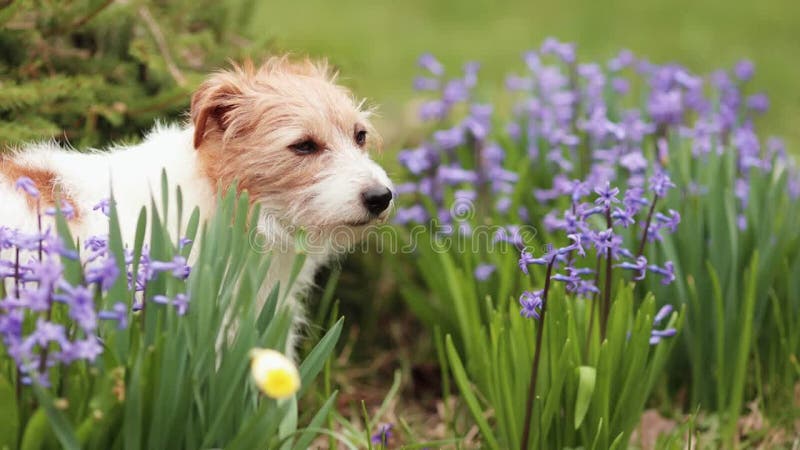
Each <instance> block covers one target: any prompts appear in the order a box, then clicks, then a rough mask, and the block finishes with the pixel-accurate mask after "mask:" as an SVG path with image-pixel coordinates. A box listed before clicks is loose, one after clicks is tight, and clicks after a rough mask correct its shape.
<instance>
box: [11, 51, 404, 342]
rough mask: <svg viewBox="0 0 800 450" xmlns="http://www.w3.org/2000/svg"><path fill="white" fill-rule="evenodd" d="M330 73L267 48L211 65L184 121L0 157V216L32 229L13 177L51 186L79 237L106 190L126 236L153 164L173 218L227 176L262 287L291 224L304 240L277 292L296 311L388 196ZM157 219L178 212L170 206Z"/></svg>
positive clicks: (288, 256) (382, 213)
mask: <svg viewBox="0 0 800 450" xmlns="http://www.w3.org/2000/svg"><path fill="white" fill-rule="evenodd" d="M335 78H336V75H335V74H334V73H333V72H332V71H331V70H330V69H329V67H328V65H327V64H326V63H325V62H312V61H310V60H308V59H305V60H300V61H292V60H290V59H289V58H288V57H273V58H271V59H269V60H268V61H266V63H265V64H264V65H263V66H261V67H260V68H258V69H256V68H255V67H254V66H253V65H252V64H245V65H243V66H240V67H234V68H233V69H231V70H227V71H222V72H218V73H216V74H214V75H211V76H210V77H209V78H208V79H207V80H206V81H205V82H204V83H203V84H202V85H201V86H200V87H199V88H198V90H197V91H196V92H195V93H194V95H193V97H192V102H191V122H190V123H189V124H187V125H185V126H161V125H157V126H156V127H155V128H154V129H153V130H152V131H151V132H150V133H149V134H148V135H147V136H146V138H145V139H144V141H143V142H142V143H140V144H137V145H133V146H124V147H114V148H111V149H109V150H108V151H91V152H89V153H78V152H75V151H69V150H65V149H62V148H60V147H59V146H58V145H56V144H54V143H44V144H38V145H31V146H28V147H26V148H23V149H20V150H17V151H15V152H12V153H10V154H5V155H2V156H0V225H4V226H8V227H12V228H19V229H23V230H26V231H34V230H36V229H37V214H36V205H35V204H34V203H32V202H31V200H30V199H29V198H27V197H26V196H25V194H24V193H23V192H21V191H20V190H19V189H16V188H15V182H16V180H17V179H19V178H20V177H28V178H30V179H31V180H33V181H34V183H35V184H36V185H37V187H38V189H39V191H40V192H41V193H42V197H41V200H40V201H41V202H43V204H42V205H41V207H42V208H44V207H46V206H48V204H52V203H53V202H54V197H55V195H56V194H55V193H56V192H58V193H59V194H58V195H59V197H60V198H61V199H62V200H63V201H64V202H66V203H68V204H69V206H71V207H72V209H73V210H74V212H73V214H72V217H71V218H70V221H69V225H70V227H71V230H72V232H73V233H74V234H75V235H76V236H78V237H80V238H81V240H82V241H84V240H85V239H86V238H87V237H89V236H93V235H100V234H105V233H107V230H108V222H107V218H106V217H105V216H104V215H103V214H102V213H101V212H100V211H99V210H95V209H94V207H95V205H98V204H99V203H100V202H102V201H104V200H107V199H108V198H109V197H110V195H111V190H110V189H113V192H114V197H115V201H116V205H117V209H118V212H119V218H120V225H121V229H122V233H123V237H124V238H125V240H126V242H127V243H128V244H129V245H130V244H131V243H132V242H133V239H134V233H135V228H136V222H137V219H138V214H139V211H140V209H141V207H142V206H149V205H150V199H151V197H152V198H156V199H158V198H161V173H162V170H165V171H166V173H167V177H168V180H169V183H170V185H171V186H170V194H172V193H173V192H174V189H175V186H178V185H179V186H180V187H181V190H182V192H183V201H184V211H185V212H187V213H186V214H184V219H183V220H187V219H186V216H188V215H189V214H188V212H190V211H191V210H193V209H194V208H195V207H198V209H199V211H200V214H201V220H202V219H207V218H208V217H209V216H210V215H211V214H212V213H213V212H214V209H215V203H216V193H217V190H218V189H219V188H222V189H226V188H227V187H228V186H230V185H231V184H232V183H234V181H236V182H238V184H237V186H238V188H239V189H240V190H241V191H247V192H248V193H249V195H250V199H251V201H252V202H253V203H257V204H259V205H260V211H261V213H260V214H261V217H260V218H259V230H258V232H259V233H260V235H259V236H258V238H259V239H257V240H256V242H258V244H259V246H260V248H259V250H264V251H272V252H273V258H274V259H273V264H272V266H271V269H270V273H269V274H268V277H267V278H268V279H267V280H265V283H264V289H263V291H264V292H269V291H270V290H271V288H272V286H274V285H275V283H277V282H279V281H280V282H281V286H285V285H286V284H287V282H288V278H289V275H290V271H291V268H292V262H293V260H294V257H295V253H296V252H295V248H294V242H295V241H294V237H295V234H296V232H297V230H299V229H303V230H304V232H305V233H306V234H307V239H308V242H310V243H312V244H313V245H310V246H309V247H308V248H307V250H308V256H307V258H306V261H305V264H304V266H303V268H302V270H301V272H300V274H299V276H298V278H297V280H296V282H295V284H294V285H293V288H292V291H291V292H290V293H289V297H288V298H290V299H292V300H290V302H291V303H290V304H291V306H292V307H294V309H295V311H296V314H295V316H296V317H297V318H298V319H297V321H300V320H302V319H301V317H302V312H301V308H299V303H298V302H297V299H298V297H299V296H300V295H302V294H303V293H304V291H305V290H306V289H307V288H308V287H309V286H310V285H311V283H312V282H313V276H314V273H315V271H316V270H317V269H318V268H319V267H320V266H321V265H323V264H325V263H326V262H328V261H329V260H330V259H331V258H332V257H334V256H335V255H337V254H340V253H342V252H343V251H344V250H345V249H347V248H348V244H353V243H354V242H355V241H356V240H357V239H358V237H359V234H360V233H362V232H363V231H364V229H365V227H366V226H368V225H370V224H371V223H374V222H376V221H382V220H385V218H386V216H387V215H388V212H389V210H390V209H391V208H390V207H391V204H392V197H393V194H392V190H391V189H392V185H391V182H390V181H389V178H388V177H387V175H386V172H385V171H384V170H383V169H382V168H381V167H380V166H379V165H377V164H376V163H375V162H373V161H372V160H371V159H370V157H369V155H368V149H369V148H370V147H374V146H377V145H379V142H380V138H379V136H378V134H377V133H376V132H375V129H374V128H373V126H372V125H371V123H370V121H369V112H368V111H365V110H364V109H362V107H361V106H362V104H361V103H357V102H355V101H354V99H353V96H352V94H351V93H350V92H349V91H348V90H347V89H345V88H344V87H342V86H339V85H337V84H335ZM172 209H174V208H172ZM167 220H168V221H171V222H173V223H174V222H176V221H177V220H178V218H177V215H176V214H175V213H174V211H172V210H171V211H170V216H169V217H168V218H167ZM180 225H181V229H185V227H186V223H182V224H180ZM262 297H264V298H265V296H263V295H262ZM262 302H263V298H262ZM294 336H295V334H292V337H291V339H290V340H291V341H292V342H291V343H290V345H289V347H290V349H291V347H292V346H293V341H294Z"/></svg>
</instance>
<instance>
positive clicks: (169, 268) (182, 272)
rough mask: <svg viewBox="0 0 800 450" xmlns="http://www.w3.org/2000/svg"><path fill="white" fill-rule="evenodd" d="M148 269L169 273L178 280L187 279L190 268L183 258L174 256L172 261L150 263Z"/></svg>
mask: <svg viewBox="0 0 800 450" xmlns="http://www.w3.org/2000/svg"><path fill="white" fill-rule="evenodd" d="M150 269H151V270H152V271H154V272H171V273H172V276H174V277H175V278H178V279H180V280H185V279H187V278H189V274H190V273H191V271H192V268H191V267H190V266H189V264H187V263H186V258H184V257H183V256H180V255H178V256H175V257H174V258H172V261H151V262H150Z"/></svg>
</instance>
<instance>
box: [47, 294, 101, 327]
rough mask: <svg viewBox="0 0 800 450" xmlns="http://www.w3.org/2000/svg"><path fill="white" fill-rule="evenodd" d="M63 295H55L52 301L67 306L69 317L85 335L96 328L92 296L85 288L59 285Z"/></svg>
mask: <svg viewBox="0 0 800 450" xmlns="http://www.w3.org/2000/svg"><path fill="white" fill-rule="evenodd" d="M60 287H61V290H62V291H63V293H61V294H56V295H54V296H53V299H54V300H56V301H59V302H62V303H65V304H67V305H68V306H69V317H70V319H72V320H74V321H75V322H76V323H77V324H78V325H80V327H81V328H82V329H83V330H84V331H85V332H87V333H91V332H94V330H95V329H96V328H97V313H96V311H95V309H94V295H93V294H92V291H90V290H89V289H88V288H87V287H85V286H80V285H78V286H74V287H73V286H70V285H69V284H67V283H61V286H60Z"/></svg>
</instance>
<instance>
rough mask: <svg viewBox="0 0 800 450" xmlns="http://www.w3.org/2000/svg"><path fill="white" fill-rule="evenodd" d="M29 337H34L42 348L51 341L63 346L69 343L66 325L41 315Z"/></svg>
mask: <svg viewBox="0 0 800 450" xmlns="http://www.w3.org/2000/svg"><path fill="white" fill-rule="evenodd" d="M29 339H32V340H33V342H35V343H36V345H38V346H39V347H40V348H45V347H47V346H48V345H49V344H50V343H51V342H55V343H57V344H58V345H59V346H61V347H64V346H65V345H67V333H66V330H65V329H64V326H63V325H61V324H57V323H53V322H48V321H46V320H44V319H43V318H41V317H39V318H38V319H37V320H36V329H35V330H34V331H33V333H31V335H30V336H29Z"/></svg>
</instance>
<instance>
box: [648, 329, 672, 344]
mask: <svg viewBox="0 0 800 450" xmlns="http://www.w3.org/2000/svg"><path fill="white" fill-rule="evenodd" d="M677 333H678V330H676V329H675V328H667V329H666V330H652V331H651V332H650V345H656V344H658V343H659V342H661V340H662V339H663V338H668V337H672V336H675V335H676V334H677Z"/></svg>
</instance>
